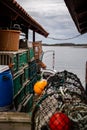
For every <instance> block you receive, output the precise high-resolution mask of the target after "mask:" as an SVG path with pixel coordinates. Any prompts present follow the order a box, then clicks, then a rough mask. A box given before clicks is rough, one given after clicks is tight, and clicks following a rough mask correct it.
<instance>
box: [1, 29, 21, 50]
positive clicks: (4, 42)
mask: <svg viewBox="0 0 87 130" xmlns="http://www.w3.org/2000/svg"><path fill="white" fill-rule="evenodd" d="M19 36H20V31H18V30H0V51H17V50H18V49H19Z"/></svg>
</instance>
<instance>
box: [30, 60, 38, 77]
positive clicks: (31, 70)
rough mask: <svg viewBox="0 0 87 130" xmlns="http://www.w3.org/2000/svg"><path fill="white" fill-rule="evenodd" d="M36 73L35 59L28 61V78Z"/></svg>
mask: <svg viewBox="0 0 87 130" xmlns="http://www.w3.org/2000/svg"><path fill="white" fill-rule="evenodd" d="M35 75H37V64H36V62H35V61H33V62H30V63H29V79H32V78H33V77H34V76H35Z"/></svg>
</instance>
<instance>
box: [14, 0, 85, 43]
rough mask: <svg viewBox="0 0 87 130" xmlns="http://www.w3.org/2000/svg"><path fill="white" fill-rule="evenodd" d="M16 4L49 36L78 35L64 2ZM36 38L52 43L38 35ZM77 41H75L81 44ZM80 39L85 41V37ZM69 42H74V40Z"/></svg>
mask: <svg viewBox="0 0 87 130" xmlns="http://www.w3.org/2000/svg"><path fill="white" fill-rule="evenodd" d="M17 2H19V4H21V5H22V6H23V8H24V9H25V10H26V11H27V12H28V13H29V14H30V15H31V16H32V17H33V18H34V19H35V20H36V21H37V22H38V23H39V24H41V25H42V26H43V27H44V28H45V30H46V31H48V32H49V33H50V35H49V36H51V37H55V38H68V37H73V36H75V35H77V34H79V33H78V31H77V28H76V26H75V24H74V22H73V20H72V18H71V16H70V14H69V12H68V9H67V7H66V5H65V3H64V0H36V1H35V0H17ZM37 37H38V38H40V37H41V38H42V39H43V40H44V41H50V42H52V43H53V42H54V41H53V40H49V39H46V38H43V37H42V36H39V35H38V34H37ZM79 39H80V38H78V40H77V41H78V42H81V40H80V41H79ZM82 39H84V40H83V41H86V39H85V35H84V36H83V38H82ZM71 41H76V39H75V40H71ZM60 42H61V41H60Z"/></svg>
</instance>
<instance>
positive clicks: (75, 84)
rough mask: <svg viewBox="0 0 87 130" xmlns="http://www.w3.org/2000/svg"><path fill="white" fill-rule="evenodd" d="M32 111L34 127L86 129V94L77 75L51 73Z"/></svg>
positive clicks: (47, 129) (64, 129)
mask: <svg viewBox="0 0 87 130" xmlns="http://www.w3.org/2000/svg"><path fill="white" fill-rule="evenodd" d="M47 80H48V85H47V86H46V88H45V90H44V91H43V93H42V94H41V96H40V97H39V100H38V101H37V103H36V105H35V107H34V110H33V113H32V128H31V130H87V96H86V94H85V90H84V88H83V86H82V84H81V82H80V79H79V78H78V77H77V75H75V74H73V73H71V72H68V71H62V72H57V73H56V74H54V75H51V76H50V77H49V78H48V79H47Z"/></svg>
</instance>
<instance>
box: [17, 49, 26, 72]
mask: <svg viewBox="0 0 87 130" xmlns="http://www.w3.org/2000/svg"><path fill="white" fill-rule="evenodd" d="M26 64H28V49H26V50H20V52H19V54H18V69H19V70H20V69H22V68H23V67H24V66H25V65H26Z"/></svg>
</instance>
